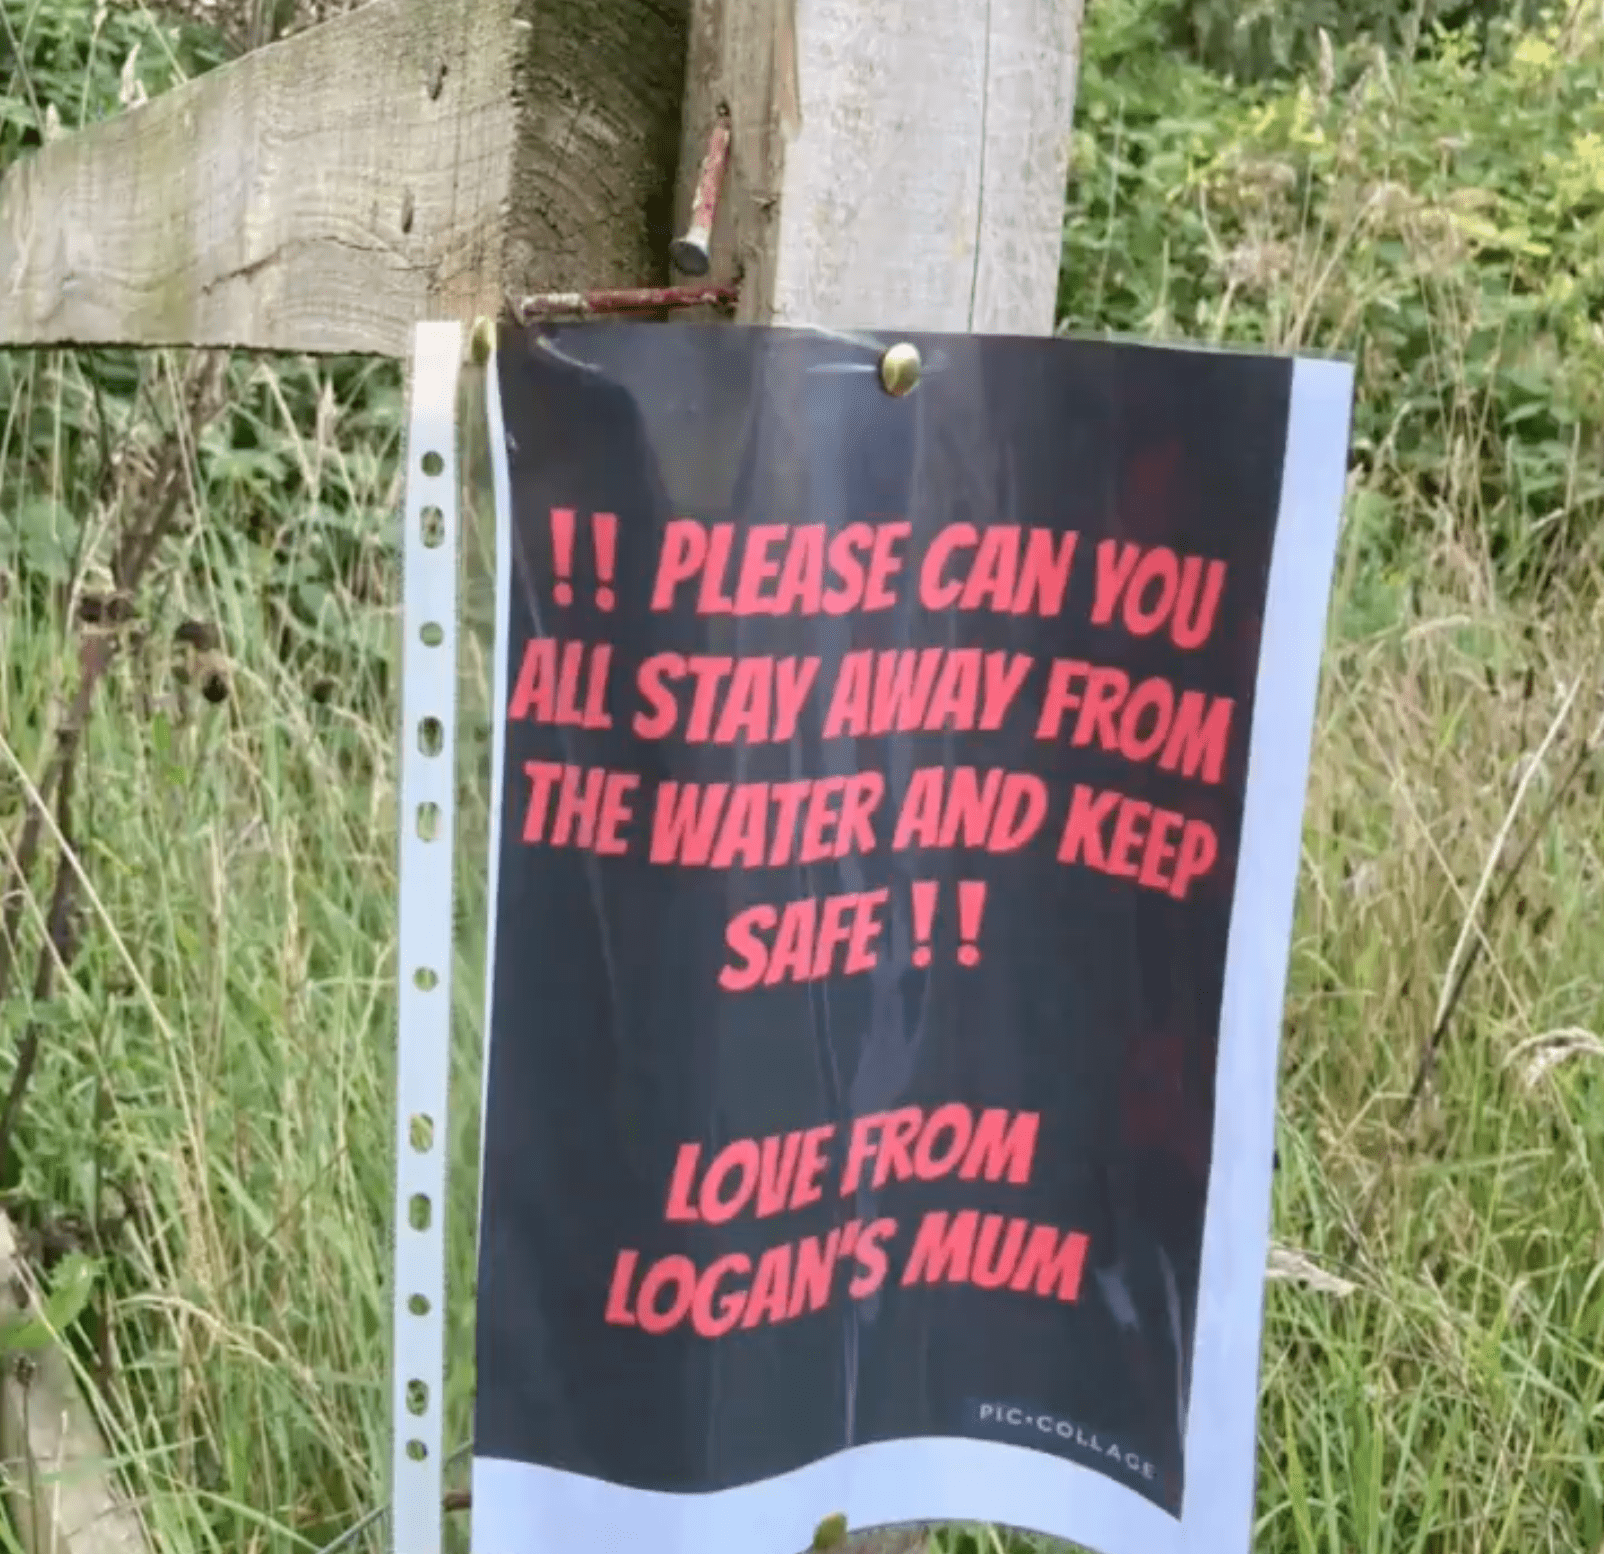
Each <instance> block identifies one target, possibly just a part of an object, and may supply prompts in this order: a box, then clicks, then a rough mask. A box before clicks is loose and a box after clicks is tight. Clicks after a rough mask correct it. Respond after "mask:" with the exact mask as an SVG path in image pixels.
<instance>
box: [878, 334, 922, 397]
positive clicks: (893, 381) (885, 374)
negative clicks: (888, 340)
mask: <svg viewBox="0 0 1604 1554" xmlns="http://www.w3.org/2000/svg"><path fill="white" fill-rule="evenodd" d="M920 368H921V363H920V360H919V347H918V346H916V345H913V344H910V343H909V342H908V341H906V340H902V341H899V342H898V343H897V344H896V345H893V346H890V347H888V348H887V350H886V353H885V355H884V356H882V357H881V358H880V383H881V386H882V387H883V388H884V389H885V391H886V393H888V394H890V395H892V396H894V397H895V398H897V399H901V398H902V397H903V396H904V395H907V394H911V393H912V392H913V391H914V390H915V389H916V388H918V386H919V372H920Z"/></svg>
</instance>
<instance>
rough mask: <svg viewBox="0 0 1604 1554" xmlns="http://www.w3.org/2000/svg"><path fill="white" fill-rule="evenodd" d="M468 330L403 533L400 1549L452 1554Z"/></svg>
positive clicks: (414, 449) (434, 395)
mask: <svg viewBox="0 0 1604 1554" xmlns="http://www.w3.org/2000/svg"><path fill="white" fill-rule="evenodd" d="M461 362H462V326H461V325H460V324H456V323H426V324H419V325H418V326H417V330H416V332H415V334H414V336H413V350H412V384H411V399H412V414H411V422H410V426H409V429H408V433H407V466H406V470H407V478H406V508H405V524H406V527H405V534H404V537H403V541H402V556H403V564H402V566H403V570H402V605H401V629H402V649H401V782H400V803H399V810H400V814H399V822H400V833H401V835H400V870H401V876H400V890H399V894H400V946H399V962H398V966H397V976H398V982H399V1011H400V1014H399V1034H398V1041H397V1052H396V1112H395V1263H394V1280H395V1287H394V1299H395V1310H394V1349H393V1361H392V1365H393V1370H392V1376H391V1392H392V1400H391V1420H392V1431H393V1441H392V1458H391V1462H392V1467H391V1506H392V1509H391V1514H390V1548H391V1550H392V1551H393V1554H440V1551H441V1548H442V1546H443V1539H444V1530H443V1519H442V1511H441V1477H442V1470H443V1468H444V1463H443V1460H442V1456H443V1450H442V1437H443V1427H442V1416H443V1413H444V1406H445V1397H444V1392H445V1386H444V1381H445V1223H444V1222H445V1208H446V1140H447V1129H446V1106H447V1101H448V1097H449V1089H450V1075H451V960H452V943H451V928H452V846H453V837H454V813H455V803H454V800H455V794H456V782H455V769H456V728H457V708H456V697H457V530H458V517H457V490H458V486H457V378H458V373H459V370H460V366H461Z"/></svg>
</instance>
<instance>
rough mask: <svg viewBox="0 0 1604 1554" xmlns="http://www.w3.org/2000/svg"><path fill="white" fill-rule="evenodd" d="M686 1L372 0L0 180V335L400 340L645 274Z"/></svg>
mask: <svg viewBox="0 0 1604 1554" xmlns="http://www.w3.org/2000/svg"><path fill="white" fill-rule="evenodd" d="M683 79H684V14H683V0H472V3H447V0H373V3H372V4H369V5H366V6H363V7H362V8H360V9H359V10H356V11H354V12H352V13H350V14H348V15H345V16H341V17H338V18H336V19H334V20H331V21H329V22H326V23H324V24H322V25H321V26H318V27H314V28H311V29H310V30H308V31H306V32H304V33H301V34H299V35H297V36H296V37H293V38H291V39H289V40H287V41H285V42H283V43H279V44H275V45H273V46H271V47H269V48H265V49H262V50H259V51H258V52H256V53H254V54H250V55H247V56H245V57H244V58H243V59H240V60H238V61H236V62H234V63H232V64H230V65H227V66H225V67H223V68H222V69H219V70H217V71H214V72H212V73H211V74H209V75H206V76H204V77H202V78H200V79H199V80H197V81H194V82H191V83H188V84H187V85H185V86H182V87H179V88H178V89H176V90H174V91H172V92H170V93H167V94H165V95H164V96H162V97H159V98H157V99H156V100H155V101H153V102H151V103H149V104H147V105H145V106H144V107H141V108H136V109H133V110H131V111H128V112H126V113H124V114H122V115H120V116H119V117H117V118H115V119H112V120H109V121H107V122H105V123H101V124H97V125H94V126H91V127H89V128H87V129H85V130H82V131H79V132H77V133H74V134H70V135H68V136H66V137H64V138H62V139H61V140H59V141H56V142H54V143H53V144H51V145H48V146H45V147H44V148H42V149H41V150H40V151H39V152H37V153H36V154H34V155H33V156H31V157H29V158H27V159H25V160H23V161H22V162H20V163H18V164H17V165H16V166H14V167H12V168H10V169H9V170H8V171H7V172H6V174H5V176H4V179H3V180H0V345H39V344H57V343H61V344H65V343H77V344H88V343H98V344H131V345H168V344H177V345H216V346H236V347H258V348H266V349H276V350H287V351H316V352H375V353H381V354H388V355H404V354H405V353H406V350H407V346H408V341H409V338H410V336H409V331H410V329H411V327H412V325H413V324H414V323H415V322H417V321H418V320H419V319H423V318H460V319H463V320H467V319H470V318H471V317H472V316H474V315H475V314H476V313H486V312H488V313H494V312H496V311H498V310H499V308H500V306H501V302H502V299H503V297H504V296H505V295H506V294H507V293H508V292H518V293H522V292H525V291H532V290H542V289H550V288H556V287H565V286H597V285H644V284H650V283H652V282H654V281H658V280H661V279H662V277H663V273H664V267H665V265H666V257H665V256H666V252H667V245H668V241H669V238H670V236H671V232H670V225H671V223H670V219H669V218H670V216H671V202H672V192H673V177H674V164H675V158H676V150H677V144H678V126H679V103H680V96H681V91H682V88H683Z"/></svg>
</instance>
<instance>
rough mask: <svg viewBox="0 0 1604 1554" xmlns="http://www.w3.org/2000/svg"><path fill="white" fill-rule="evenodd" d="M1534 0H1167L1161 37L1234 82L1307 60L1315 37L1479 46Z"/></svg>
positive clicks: (1528, 13)
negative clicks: (1450, 39)
mask: <svg viewBox="0 0 1604 1554" xmlns="http://www.w3.org/2000/svg"><path fill="white" fill-rule="evenodd" d="M1535 11H1536V6H1535V3H1534V0H1168V3H1167V4H1165V5H1163V6H1162V7H1160V8H1159V9H1158V11H1157V13H1156V14H1157V15H1158V16H1159V17H1160V18H1161V20H1162V22H1163V25H1164V31H1165V34H1166V38H1167V41H1169V42H1170V43H1171V44H1172V45H1174V46H1177V47H1180V48H1183V49H1185V50H1187V51H1188V52H1189V53H1190V54H1191V56H1192V58H1194V59H1195V60H1197V61H1198V63H1200V64H1202V65H1204V66H1205V67H1206V68H1208V69H1210V70H1213V71H1217V72H1218V73H1219V74H1221V75H1225V76H1232V77H1235V78H1236V79H1237V80H1242V81H1261V80H1264V79H1266V78H1268V77H1272V76H1288V75H1291V74H1292V73H1293V72H1295V71H1298V70H1307V69H1309V68H1311V67H1312V66H1314V65H1315V63H1316V61H1317V60H1318V59H1319V56H1320V48H1321V44H1320V34H1321V33H1322V32H1324V33H1325V34H1326V36H1327V38H1328V39H1329V40H1330V41H1331V43H1332V44H1334V45H1337V46H1341V45H1345V44H1351V43H1356V42H1358V41H1359V40H1361V39H1365V40H1368V41H1369V42H1371V43H1374V44H1378V45H1380V46H1381V47H1382V48H1383V49H1385V50H1386V51H1387V52H1388V53H1390V54H1399V55H1414V54H1416V53H1418V52H1420V51H1421V50H1422V49H1426V50H1429V49H1430V48H1431V46H1432V44H1433V41H1434V38H1435V35H1436V33H1437V32H1438V30H1439V29H1440V30H1442V31H1445V32H1459V31H1464V32H1467V33H1468V34H1470V35H1471V36H1472V37H1474V38H1475V39H1476V40H1477V42H1478V44H1480V45H1482V46H1485V44H1486V43H1488V42H1489V41H1490V40H1491V37H1492V34H1493V32H1494V28H1495V24H1497V23H1499V22H1507V21H1517V22H1518V21H1531V20H1533V19H1535Z"/></svg>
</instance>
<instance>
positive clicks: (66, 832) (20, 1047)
mask: <svg viewBox="0 0 1604 1554" xmlns="http://www.w3.org/2000/svg"><path fill="white" fill-rule="evenodd" d="M71 803H72V771H71V768H70V767H69V768H68V769H67V771H66V774H65V776H64V778H63V781H62V784H61V795H60V798H59V800H58V802H57V805H56V825H57V827H58V828H59V829H60V832H61V835H62V836H63V837H64V838H65V839H66V841H65V847H66V848H68V849H70V848H71V846H72V845H73V843H72V811H71ZM72 881H73V871H72V869H71V867H70V866H69V865H68V862H67V858H66V856H65V852H64V853H63V856H62V857H61V858H60V859H59V860H58V862H57V864H56V883H55V886H54V887H53V889H52V891H51V896H50V916H49V922H48V927H47V930H46V935H45V942H44V944H42V945H41V946H40V948H39V966H38V970H37V971H36V972H35V973H34V979H33V1005H34V1014H33V1018H32V1019H31V1020H29V1022H28V1028H27V1030H26V1031H24V1032H23V1035H22V1040H21V1041H20V1042H18V1043H17V1062H16V1067H15V1068H14V1069H12V1071H11V1086H10V1089H9V1090H8V1091H7V1092H6V1100H5V1107H4V1109H3V1110H0V1179H3V1178H4V1176H5V1170H6V1162H7V1160H8V1158H9V1156H10V1153H11V1136H12V1133H13V1131H14V1130H15V1128H16V1125H17V1118H18V1116H19V1115H20V1114H21V1111H22V1102H23V1097H24V1096H26V1095H27V1093H28V1084H29V1082H30V1081H31V1080H32V1078H33V1070H34V1064H35V1063H37V1062H38V1060H39V1043H40V1039H41V1037H42V1035H43V1031H44V1024H43V1020H42V1019H41V1017H40V1014H39V1006H40V1005H41V1004H43V1003H45V1002H46V1001H47V1000H48V999H49V997H50V989H51V982H52V981H53V979H54V976H55V972H56V968H57V967H58V966H59V967H60V968H61V971H62V972H63V974H65V972H66V970H67V967H68V965H69V964H70V963H71V961H72V957H73V952H74V951H75V950H76V948H77V945H76V942H75V935H74V933H73V929H72V916H73V913H72V907H73V899H72V897H73V891H72Z"/></svg>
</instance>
